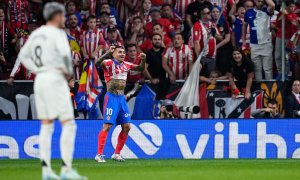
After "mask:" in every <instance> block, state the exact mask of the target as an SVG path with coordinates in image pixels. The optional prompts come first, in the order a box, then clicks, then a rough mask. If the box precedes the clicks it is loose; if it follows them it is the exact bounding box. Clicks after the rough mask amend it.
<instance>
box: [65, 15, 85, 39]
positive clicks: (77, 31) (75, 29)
mask: <svg viewBox="0 0 300 180" xmlns="http://www.w3.org/2000/svg"><path fill="white" fill-rule="evenodd" d="M68 19H69V24H68V27H69V28H68V29H67V33H68V34H69V35H70V36H72V37H73V38H75V39H76V41H77V43H79V41H80V35H81V33H82V32H81V28H80V27H79V26H78V18H77V16H76V14H70V15H69V16H68Z"/></svg>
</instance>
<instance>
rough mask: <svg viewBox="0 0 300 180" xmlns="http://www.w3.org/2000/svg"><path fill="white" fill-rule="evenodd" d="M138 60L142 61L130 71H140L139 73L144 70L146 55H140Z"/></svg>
mask: <svg viewBox="0 0 300 180" xmlns="http://www.w3.org/2000/svg"><path fill="white" fill-rule="evenodd" d="M140 58H141V60H142V61H141V63H140V64H139V65H137V66H135V67H133V68H132V69H131V70H133V71H140V72H142V71H144V70H145V63H146V54H144V53H141V54H140Z"/></svg>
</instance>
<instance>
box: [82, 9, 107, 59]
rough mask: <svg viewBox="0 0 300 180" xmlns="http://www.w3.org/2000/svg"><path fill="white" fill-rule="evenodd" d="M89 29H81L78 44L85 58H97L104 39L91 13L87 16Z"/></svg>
mask: <svg viewBox="0 0 300 180" xmlns="http://www.w3.org/2000/svg"><path fill="white" fill-rule="evenodd" d="M87 25H88V27H89V29H88V30H87V31H83V33H82V35H81V41H80V46H81V50H82V53H83V57H84V59H85V60H87V59H97V58H99V57H100V50H101V49H103V46H104V45H105V41H104V38H103V35H102V33H101V31H100V30H99V29H98V28H97V27H96V17H95V16H93V15H91V16H89V17H88V18H87Z"/></svg>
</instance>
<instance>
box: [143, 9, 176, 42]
mask: <svg viewBox="0 0 300 180" xmlns="http://www.w3.org/2000/svg"><path fill="white" fill-rule="evenodd" d="M150 16H151V18H152V21H151V22H148V23H147V24H146V26H145V36H146V37H148V38H151V37H152V35H153V30H152V27H153V24H156V23H159V24H161V25H162V27H163V31H164V32H165V34H166V35H168V36H169V37H170V36H172V37H173V36H174V35H175V30H174V26H173V25H172V23H171V22H170V20H169V19H166V18H162V17H161V12H160V8H159V7H152V8H151V10H150Z"/></svg>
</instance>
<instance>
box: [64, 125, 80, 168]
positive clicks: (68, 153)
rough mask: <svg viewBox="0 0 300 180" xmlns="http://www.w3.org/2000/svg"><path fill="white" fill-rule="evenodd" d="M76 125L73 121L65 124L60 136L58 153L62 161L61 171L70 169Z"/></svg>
mask: <svg viewBox="0 0 300 180" xmlns="http://www.w3.org/2000/svg"><path fill="white" fill-rule="evenodd" d="M76 129H77V125H76V123H75V121H74V120H72V121H68V122H66V123H65V124H64V125H63V127H62V132H61V136H60V152H61V158H62V160H63V167H62V168H63V169H62V170H64V169H71V168H72V161H73V153H74V145H75V136H76Z"/></svg>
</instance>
